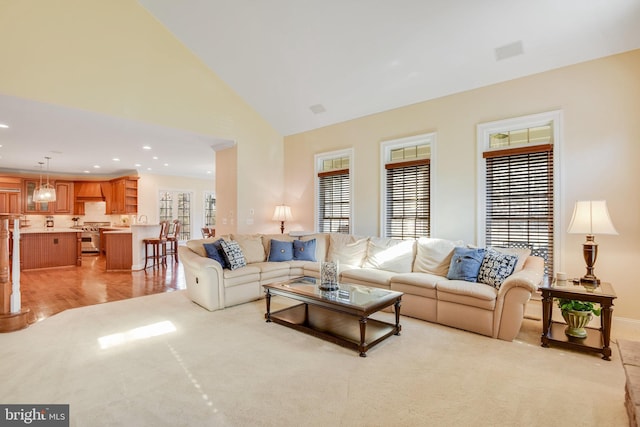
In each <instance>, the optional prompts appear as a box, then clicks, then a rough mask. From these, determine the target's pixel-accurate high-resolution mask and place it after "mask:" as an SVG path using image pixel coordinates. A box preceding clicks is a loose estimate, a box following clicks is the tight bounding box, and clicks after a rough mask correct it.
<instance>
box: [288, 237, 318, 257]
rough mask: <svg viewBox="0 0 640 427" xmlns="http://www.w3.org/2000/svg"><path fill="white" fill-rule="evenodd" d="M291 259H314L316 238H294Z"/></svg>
mask: <svg viewBox="0 0 640 427" xmlns="http://www.w3.org/2000/svg"><path fill="white" fill-rule="evenodd" d="M293 259H295V260H297V261H316V239H311V240H294V241H293Z"/></svg>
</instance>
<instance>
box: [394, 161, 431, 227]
mask: <svg viewBox="0 0 640 427" xmlns="http://www.w3.org/2000/svg"><path fill="white" fill-rule="evenodd" d="M385 169H386V175H387V176H386V186H387V188H386V213H385V217H386V222H387V223H386V236H387V237H391V238H395V239H409V238H416V237H420V236H430V234H431V228H430V187H431V185H430V160H429V159H421V160H413V161H405V162H396V163H387V164H386V165H385Z"/></svg>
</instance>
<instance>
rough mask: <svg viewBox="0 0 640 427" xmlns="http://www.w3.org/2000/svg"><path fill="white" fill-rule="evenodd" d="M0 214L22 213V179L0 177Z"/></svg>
mask: <svg viewBox="0 0 640 427" xmlns="http://www.w3.org/2000/svg"><path fill="white" fill-rule="evenodd" d="M0 213H12V214H20V213H22V178H18V177H13V176H0Z"/></svg>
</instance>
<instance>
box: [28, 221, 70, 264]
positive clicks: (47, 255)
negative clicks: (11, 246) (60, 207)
mask: <svg viewBox="0 0 640 427" xmlns="http://www.w3.org/2000/svg"><path fill="white" fill-rule="evenodd" d="M81 265H82V230H77V229H74V228H24V229H21V230H20V270H34V269H37V268H51V267H66V266H78V267H79V266H81Z"/></svg>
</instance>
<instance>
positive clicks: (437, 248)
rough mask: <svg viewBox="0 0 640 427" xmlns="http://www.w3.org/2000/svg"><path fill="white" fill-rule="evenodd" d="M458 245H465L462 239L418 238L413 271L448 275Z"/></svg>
mask: <svg viewBox="0 0 640 427" xmlns="http://www.w3.org/2000/svg"><path fill="white" fill-rule="evenodd" d="M456 246H464V242H463V241H462V240H457V241H452V240H446V239H432V238H430V237H420V238H419V239H418V244H417V251H416V260H415V262H414V263H413V271H416V272H420V273H431V274H435V275H437V276H443V277H446V276H447V273H448V272H449V265H450V264H451V257H452V256H453V250H454V249H455V248H456Z"/></svg>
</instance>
